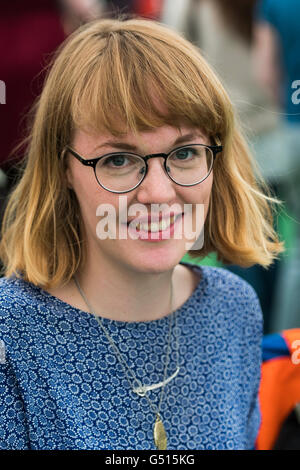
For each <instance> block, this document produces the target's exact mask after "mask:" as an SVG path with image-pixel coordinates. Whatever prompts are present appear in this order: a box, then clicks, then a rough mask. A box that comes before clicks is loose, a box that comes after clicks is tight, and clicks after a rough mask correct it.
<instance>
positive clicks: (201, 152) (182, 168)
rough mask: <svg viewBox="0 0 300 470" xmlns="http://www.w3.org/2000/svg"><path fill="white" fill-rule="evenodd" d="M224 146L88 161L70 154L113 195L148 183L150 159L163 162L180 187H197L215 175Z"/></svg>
mask: <svg viewBox="0 0 300 470" xmlns="http://www.w3.org/2000/svg"><path fill="white" fill-rule="evenodd" d="M222 149H223V147H222V145H213V146H211V145H203V144H191V145H185V146H184V147H178V148H176V149H174V150H172V151H171V152H169V153H167V154H166V153H154V154H150V155H145V156H144V157H142V156H141V155H137V154H134V153H129V152H113V153H108V154H105V155H102V156H101V157H97V158H92V159H89V160H86V159H84V158H83V157H82V156H81V155H79V154H78V153H77V152H75V150H73V149H72V148H71V147H66V148H65V151H68V152H70V153H71V154H72V155H73V156H74V157H75V158H77V160H79V161H80V163H82V164H83V165H86V166H91V167H92V168H93V169H94V173H95V176H96V180H97V182H98V183H99V185H100V186H101V187H102V188H104V189H106V190H107V191H110V192H112V193H119V194H121V193H128V192H130V191H133V190H134V189H135V188H137V187H138V186H139V185H140V184H141V183H142V181H143V180H144V179H145V177H146V175H147V171H148V160H150V158H163V159H164V169H165V172H166V174H167V175H168V176H169V178H170V179H171V180H172V181H174V183H176V184H179V185H180V186H195V185H196V184H199V183H202V181H204V180H205V179H206V178H207V177H208V176H209V175H210V173H211V171H212V167H213V163H214V160H215V158H216V155H217V154H218V153H219V152H221V151H222Z"/></svg>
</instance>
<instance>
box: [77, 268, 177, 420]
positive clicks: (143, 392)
mask: <svg viewBox="0 0 300 470" xmlns="http://www.w3.org/2000/svg"><path fill="white" fill-rule="evenodd" d="M74 281H75V284H76V286H77V288H78V290H79V292H80V294H81V296H82V298H83V300H84V301H85V303H86V305H87V307H88V309H89V310H90V313H92V314H93V316H94V317H95V319H96V320H97V322H98V323H99V325H100V326H101V328H102V330H103V332H104V334H105V336H106V338H107V340H108V341H109V343H110V345H111V346H112V348H113V350H114V351H115V354H116V356H117V359H118V360H119V362H120V363H121V365H122V366H123V368H124V372H125V375H126V378H127V380H128V383H129V384H130V385H131V387H132V389H133V391H134V392H135V393H137V394H138V395H139V396H144V397H145V398H146V399H147V401H148V403H149V405H150V406H151V408H152V410H153V411H154V413H155V414H156V416H157V419H159V420H160V408H161V404H162V398H163V393H164V388H165V385H166V383H168V382H169V381H170V380H172V379H173V378H174V377H175V376H176V375H177V374H178V372H179V370H180V368H179V354H178V352H179V344H178V330H177V314H176V312H173V282H172V281H171V290H170V307H171V313H170V320H169V337H168V346H167V354H166V362H165V369H164V380H163V382H160V383H159V384H155V385H152V386H151V385H150V386H147V385H142V383H141V381H140V380H139V379H138V378H137V377H136V375H135V374H134V372H133V370H132V369H131V368H130V367H128V365H127V364H126V362H125V360H124V358H123V357H122V355H121V354H120V352H119V350H118V348H117V346H116V344H115V342H114V340H113V339H112V338H111V336H110V335H109V333H108V331H107V329H106V328H105V326H104V325H103V322H102V320H101V318H100V317H99V316H98V315H96V313H95V312H94V310H93V308H92V307H91V306H90V304H89V302H88V300H87V298H86V297H85V295H84V293H83V291H82V289H81V287H80V285H79V282H78V280H77V278H76V277H75V276H74ZM173 316H174V317H175V330H176V363H177V367H176V372H175V373H174V374H173V375H172V376H171V377H169V379H168V380H167V378H166V377H167V367H168V363H169V355H170V342H171V327H172V320H173ZM127 370H128V371H129V372H130V374H131V375H132V377H133V383H135V384H137V387H133V386H132V383H131V380H130V379H129V376H128V373H127ZM160 386H162V390H161V395H160V401H159V405H158V407H157V406H156V405H154V404H153V402H152V401H151V400H150V398H149V397H148V395H147V392H148V391H149V390H152V389H154V388H158V387H160Z"/></svg>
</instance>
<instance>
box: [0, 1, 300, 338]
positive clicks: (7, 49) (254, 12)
mask: <svg viewBox="0 0 300 470" xmlns="http://www.w3.org/2000/svg"><path fill="white" fill-rule="evenodd" d="M120 14H133V15H138V16H143V17H146V18H150V19H153V20H158V21H161V22H163V23H165V24H167V25H169V26H170V27H171V28H174V29H175V30H177V31H179V32H181V33H182V34H183V35H184V36H185V37H187V38H188V39H189V40H190V41H192V42H193V43H194V44H195V45H197V46H198V47H199V48H200V49H201V51H202V53H203V54H204V56H205V57H206V59H207V60H208V62H209V63H210V64H211V66H212V67H213V69H214V70H215V72H216V73H217V75H218V76H219V77H220V79H221V81H222V82H223V84H224V85H225V88H226V89H227V91H228V93H229V95H230V97H231V100H232V102H233V104H234V106H235V108H236V111H237V115H238V120H239V121H240V125H241V127H242V129H243V132H244V135H245V137H246V138H247V140H248V142H249V144H250V146H251V148H252V150H253V153H254V156H255V158H256V161H257V163H258V165H259V167H260V169H261V172H262V174H263V176H264V177H265V179H266V180H267V181H268V183H269V184H270V186H271V188H272V191H273V193H274V194H275V195H276V196H277V197H278V198H279V199H281V200H282V201H283V205H282V207H281V208H279V210H278V214H277V217H276V219H275V226H276V228H277V230H278V231H279V233H280V238H281V239H283V240H284V241H285V244H286V252H285V253H284V254H283V255H282V256H281V258H280V259H279V260H278V261H276V262H275V263H274V264H273V265H272V266H271V267H270V268H269V269H264V268H261V267H259V266H253V267H251V268H249V269H242V268H239V267H237V266H223V267H224V268H226V269H229V270H231V271H232V272H234V273H237V274H238V275H240V276H242V277H243V278H244V279H246V280H247V281H248V282H249V283H250V284H251V285H252V286H253V287H254V289H255V290H256V292H257V294H258V297H259V299H260V302H261V306H262V310H263V315H264V333H265V334H266V333H271V332H277V331H280V330H282V329H287V328H297V327H300V309H299V305H300V230H299V222H300V104H299V101H300V91H299V90H300V54H299V50H300V26H299V21H298V18H299V17H300V1H299V0H285V1H282V0H127V1H125V0H27V1H26V2H25V1H24V0H12V1H11V2H1V6H0V79H1V80H3V81H4V82H5V85H6V104H0V133H1V148H0V220H1V217H2V215H3V211H4V208H5V204H6V201H7V197H8V195H9V193H10V191H11V189H12V187H13V185H14V183H15V182H16V181H17V178H18V173H17V170H16V168H15V165H16V163H17V162H18V160H19V159H20V158H21V157H22V151H23V149H22V146H21V145H20V142H22V139H23V138H24V137H25V136H26V129H27V125H28V112H29V110H30V107H31V106H32V104H33V102H34V100H35V98H36V97H37V96H38V95H39V93H40V91H41V89H42V84H43V79H44V76H45V68H46V67H47V64H48V63H49V61H50V59H51V57H52V55H53V53H54V51H55V50H56V48H57V47H58V46H59V44H61V42H62V41H63V40H64V39H65V38H66V37H67V36H68V35H69V34H70V33H71V32H72V31H74V30H75V29H76V28H77V27H78V26H80V25H81V24H83V23H86V22H88V21H91V20H93V19H95V18H98V17H105V18H107V17H117V16H119V15H120ZM184 261H191V260H190V258H189V256H188V255H187V256H185V257H184ZM192 262H195V261H194V260H193V261H192ZM199 264H204V265H211V266H222V264H221V263H220V262H219V261H218V260H217V258H216V255H215V253H212V254H211V255H210V256H209V257H207V258H205V259H204V260H201V261H199Z"/></svg>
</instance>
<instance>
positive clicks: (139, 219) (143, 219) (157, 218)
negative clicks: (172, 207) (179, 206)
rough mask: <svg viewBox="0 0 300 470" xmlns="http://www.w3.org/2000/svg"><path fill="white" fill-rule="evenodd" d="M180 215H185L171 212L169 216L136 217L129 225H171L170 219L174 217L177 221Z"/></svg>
mask: <svg viewBox="0 0 300 470" xmlns="http://www.w3.org/2000/svg"><path fill="white" fill-rule="evenodd" d="M180 215H183V213H182V212H179V213H177V214H175V213H174V212H170V213H169V214H164V215H163V214H160V215H159V216H158V215H151V214H149V215H147V216H144V217H135V218H133V219H131V220H129V221H128V222H127V225H129V224H130V223H131V222H133V221H134V225H139V224H140V225H142V224H149V225H150V224H153V223H157V224H159V223H160V222H162V221H165V223H169V222H170V219H171V218H173V217H174V219H176V218H177V217H178V216H180Z"/></svg>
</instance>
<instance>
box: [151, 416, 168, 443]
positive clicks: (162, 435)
mask: <svg viewBox="0 0 300 470" xmlns="http://www.w3.org/2000/svg"><path fill="white" fill-rule="evenodd" d="M153 437H154V442H155V445H156V447H157V449H158V450H166V449H167V434H166V430H165V427H164V425H163V422H162V420H161V419H160V416H159V414H157V415H156V420H155V424H154V430H153Z"/></svg>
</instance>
